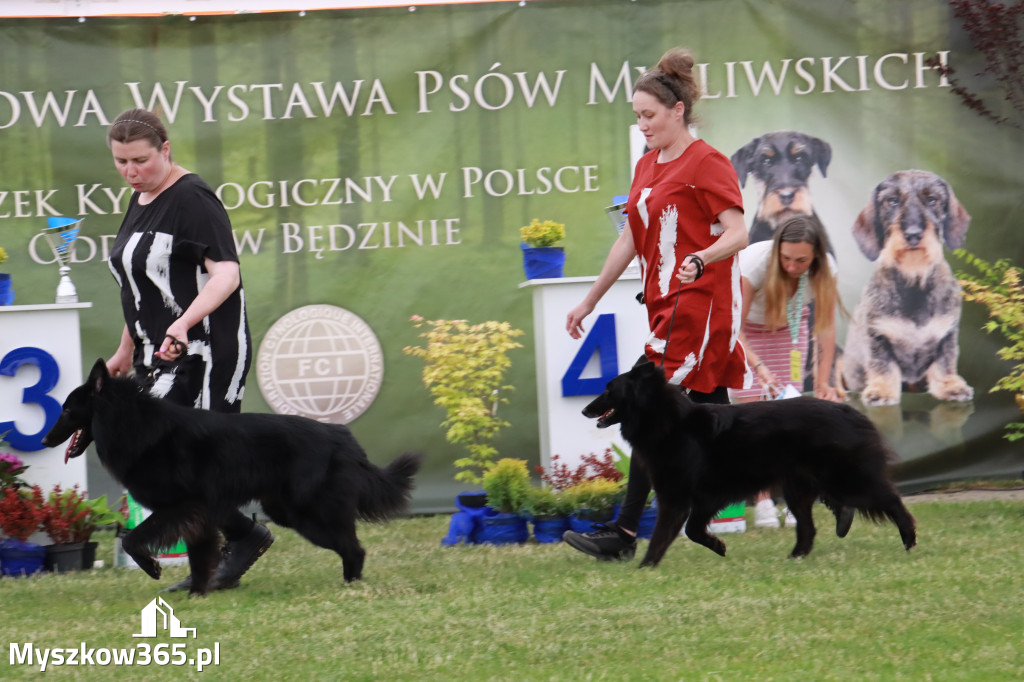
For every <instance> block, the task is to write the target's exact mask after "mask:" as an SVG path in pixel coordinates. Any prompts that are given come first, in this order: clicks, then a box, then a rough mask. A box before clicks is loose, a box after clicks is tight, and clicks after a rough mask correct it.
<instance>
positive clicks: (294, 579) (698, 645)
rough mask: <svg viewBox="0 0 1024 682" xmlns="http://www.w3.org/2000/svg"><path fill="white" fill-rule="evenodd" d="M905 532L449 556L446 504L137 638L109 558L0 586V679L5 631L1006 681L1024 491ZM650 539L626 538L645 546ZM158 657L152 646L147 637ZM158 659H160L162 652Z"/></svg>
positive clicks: (1021, 664)
mask: <svg viewBox="0 0 1024 682" xmlns="http://www.w3.org/2000/svg"><path fill="white" fill-rule="evenodd" d="M909 507H910V510H911V513H913V514H914V515H915V517H916V518H917V522H918V539H919V544H918V546H917V547H916V548H915V549H914V550H912V551H911V552H909V553H908V552H906V551H904V549H903V546H902V545H901V544H900V541H899V536H898V533H897V531H896V528H895V527H894V526H892V525H884V526H873V525H871V524H870V523H867V522H865V521H863V520H862V519H860V518H858V519H857V520H856V521H855V522H854V525H853V530H852V531H851V532H850V534H849V536H848V537H847V538H846V539H843V540H840V539H838V538H836V537H835V535H834V534H833V533H832V526H833V521H832V517H831V514H829V513H828V511H827V510H826V509H825V508H824V507H822V506H821V505H818V506H816V508H815V518H816V521H817V523H818V526H819V531H820V532H819V535H818V541H817V543H816V546H815V550H814V551H813V552H812V554H811V555H810V556H809V557H807V558H805V559H802V560H796V561H794V560H790V559H787V558H786V556H787V554H788V553H789V550H790V549H791V547H792V545H793V542H794V535H793V531H792V530H791V529H780V530H755V529H753V528H752V523H751V521H752V513H750V512H751V510H750V509H749V508H748V525H749V526H751V529H750V530H748V531H747V532H746V533H743V534H728V535H723V536H722V537H723V539H724V540H725V542H726V544H727V545H728V554H727V556H726V557H725V558H722V557H719V556H717V555H715V554H713V553H712V552H710V551H708V550H707V549H705V548H703V547H700V546H698V545H695V544H693V543H691V542H689V541H688V540H686V539H685V538H681V539H679V540H678V541H677V542H676V543H675V544H674V545H673V546H672V547H671V549H669V552H668V554H667V555H666V558H665V560H664V561H663V562H662V564H661V566H659V567H658V568H657V569H654V570H647V569H645V570H638V569H637V563H638V559H637V560H634V561H632V562H630V563H601V562H597V561H595V560H593V559H590V558H588V557H586V556H584V555H581V554H578V553H576V552H574V551H573V550H571V549H570V548H568V547H567V546H565V545H564V544H562V543H559V544H555V545H538V544H536V543H534V542H533V541H531V542H530V543H528V544H526V545H522V546H513V547H489V546H477V547H455V548H443V547H441V545H440V539H441V537H442V536H443V535H444V534H445V532H446V530H447V523H448V519H447V517H441V516H436V517H421V518H411V519H403V520H400V521H395V522H392V523H390V524H387V525H368V524H367V525H363V526H362V528H361V531H360V532H361V539H362V541H363V544H364V546H365V547H366V549H367V552H368V555H367V561H366V569H365V580H364V581H363V582H360V583H357V584H353V585H345V584H344V583H343V582H342V580H341V564H340V560H339V559H338V558H337V557H336V556H334V555H333V554H331V553H328V552H327V551H326V550H322V549H318V548H315V547H313V546H311V545H310V544H308V543H307V542H305V541H304V540H302V539H301V538H299V537H298V536H297V535H295V534H294V533H293V532H291V531H289V530H284V529H280V528H274V531H275V534H276V535H277V542H276V543H275V544H274V546H273V548H272V549H271V550H270V551H269V552H268V553H267V554H266V555H265V556H264V557H263V558H262V559H261V560H260V561H259V562H258V563H257V564H256V565H255V566H254V567H253V569H252V570H251V571H250V573H249V574H248V575H247V576H246V577H245V579H244V580H243V585H242V587H241V588H239V589H236V590H232V591H228V592H217V593H213V594H211V595H210V596H208V597H207V598H205V599H189V598H188V597H186V596H185V595H181V594H171V595H164V596H165V598H166V599H167V601H168V602H169V603H170V604H171V605H172V606H173V608H174V613H175V616H176V617H177V618H179V619H180V621H181V624H182V626H184V627H190V628H196V629H197V638H196V639H188V640H181V639H171V638H169V637H168V636H167V635H166V633H163V632H162V633H161V634H160V636H159V637H158V638H157V639H140V638H133V637H132V635H133V634H135V633H139V632H140V610H141V609H142V608H143V607H144V606H145V605H146V604H147V603H149V601H150V600H152V599H153V598H154V597H155V596H157V594H158V590H159V589H160V588H161V587H164V586H167V585H169V584H171V583H172V581H176V580H178V579H180V578H181V577H183V576H184V575H185V572H186V569H185V568H184V567H173V568H166V569H165V574H164V578H163V579H162V580H161V581H160V582H155V581H153V580H150V579H149V578H148V577H147V576H145V575H144V574H143V573H142V572H140V571H138V570H127V569H113V568H109V566H110V564H111V557H112V543H113V538H112V536H111V534H110V533H106V534H103V535H101V536H100V538H99V539H100V540H101V547H100V558H103V559H105V560H106V563H107V566H108V568H102V569H97V570H92V571H87V572H83V573H78V574H65V575H43V576H38V577H33V578H19V579H7V578H5V579H3V580H0V603H2V606H0V635H2V637H0V639H2V640H3V642H5V643H7V648H6V650H5V651H4V654H3V658H4V661H3V663H2V664H0V678H3V679H22V678H30V677H31V678H35V677H37V676H38V675H39V669H38V665H35V666H27V665H14V666H12V665H11V663H10V655H11V652H10V644H9V643H11V642H17V643H19V644H20V645H22V646H23V645H24V644H25V643H29V642H31V643H32V644H33V645H34V647H35V648H36V649H45V648H80V647H81V644H82V643H83V642H84V643H85V644H86V647H87V648H92V649H94V650H95V649H115V648H127V647H136V646H137V645H139V644H140V643H148V644H149V645H150V647H156V646H157V644H159V643H166V644H168V645H171V644H175V643H177V644H180V643H185V645H186V646H185V649H184V651H185V654H184V655H183V657H184V656H195V655H196V653H197V650H198V649H199V648H210V649H212V648H213V647H214V646H215V645H217V646H218V647H219V652H220V660H219V665H217V666H210V667H207V669H206V670H205V671H204V672H202V673H201V674H200V673H196V672H195V671H194V670H190V669H189V668H188V667H178V666H172V665H166V666H158V665H156V664H155V663H154V664H150V665H149V666H147V667H144V668H143V667H138V666H135V667H115V666H113V665H108V666H100V665H95V666H92V667H82V666H59V667H53V666H51V667H50V668H49V669H48V670H47V673H46V675H47V679H67V678H74V679H85V680H106V679H133V680H135V679H146V680H163V679H168V680H180V679H192V678H206V679H226V680H491V679H493V680H590V679H594V680H707V679H711V680H718V679H721V680H773V679H774V680H831V679H841V680H900V679H905V680H986V681H987V680H1017V679H1021V676H1022V675H1024V641H1022V639H1024V505H1022V504H1021V503H1019V502H1005V501H991V502H918V503H913V504H910V505H909ZM645 546H646V543H645V542H642V543H641V546H640V550H641V551H643V550H644V549H645ZM153 651H155V649H153ZM168 651H170V649H169V647H168Z"/></svg>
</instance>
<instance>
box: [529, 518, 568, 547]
mask: <svg viewBox="0 0 1024 682" xmlns="http://www.w3.org/2000/svg"><path fill="white" fill-rule="evenodd" d="M570 528H571V525H570V523H569V517H568V516H535V517H534V519H533V537H535V538H537V542H544V543H549V542H561V541H562V534H563V533H565V531H567V530H569V529H570Z"/></svg>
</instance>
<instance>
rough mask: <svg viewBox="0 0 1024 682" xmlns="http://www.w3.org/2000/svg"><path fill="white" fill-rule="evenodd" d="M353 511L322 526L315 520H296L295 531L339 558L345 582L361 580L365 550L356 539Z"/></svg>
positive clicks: (346, 512)
mask: <svg viewBox="0 0 1024 682" xmlns="http://www.w3.org/2000/svg"><path fill="white" fill-rule="evenodd" d="M354 515H355V510H352V511H348V510H346V511H345V512H344V518H342V519H335V520H334V521H333V522H332V523H331V524H323V523H322V522H319V521H318V520H317V519H306V518H303V519H296V524H295V530H296V531H297V532H298V533H299V534H300V535H302V537H304V538H306V539H307V540H309V541H310V542H312V543H313V544H314V545H317V546H319V547H323V548H325V549H330V550H334V551H335V552H336V553H337V554H338V556H340V557H341V566H342V575H343V576H344V578H345V582H347V583H350V582H352V581H354V580H361V579H362V577H363V562H364V560H365V559H366V550H364V549H363V547H362V545H360V544H359V538H358V537H356V524H355V520H354V519H355V516H354Z"/></svg>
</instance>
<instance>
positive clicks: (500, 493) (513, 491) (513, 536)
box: [480, 457, 530, 545]
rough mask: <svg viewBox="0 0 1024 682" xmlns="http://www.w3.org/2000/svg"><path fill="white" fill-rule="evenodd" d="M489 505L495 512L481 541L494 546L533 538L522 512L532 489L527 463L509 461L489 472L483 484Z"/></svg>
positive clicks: (486, 521) (500, 462)
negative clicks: (520, 513)
mask: <svg viewBox="0 0 1024 682" xmlns="http://www.w3.org/2000/svg"><path fill="white" fill-rule="evenodd" d="M481 483H482V485H483V488H484V492H485V493H486V494H487V504H488V506H489V507H490V508H491V509H492V510H493V513H492V512H488V513H487V514H485V515H484V517H483V521H484V530H483V533H482V534H481V538H480V539H481V541H482V542H485V543H489V544H494V545H506V544H513V543H523V542H526V539H527V538H528V537H529V532H528V531H527V528H526V519H525V518H523V517H522V516H520V515H519V511H520V510H521V509H522V508H523V504H524V503H525V502H526V497H527V494H528V493H529V490H530V472H529V470H527V468H526V460H523V459H510V458H507V457H506V458H505V459H501V460H498V462H496V463H495V464H494V465H493V466H492V467H491V468H490V469H488V470H487V471H486V472H485V473H484V475H483V479H482V481H481Z"/></svg>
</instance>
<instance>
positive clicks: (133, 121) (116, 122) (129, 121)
mask: <svg viewBox="0 0 1024 682" xmlns="http://www.w3.org/2000/svg"><path fill="white" fill-rule="evenodd" d="M122 123H138V124H140V125H144V126H146V127H147V128H149V129H150V130H152V131H153V132H154V133H156V134H157V136H160V131H159V130H157V129H156V128H154V127H153V126H151V125H150V124H148V123H146V122H145V121H140V120H138V119H134V118H122V119H121V120H120V121H115V122H114V125H120V124H122Z"/></svg>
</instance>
